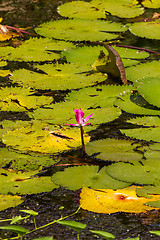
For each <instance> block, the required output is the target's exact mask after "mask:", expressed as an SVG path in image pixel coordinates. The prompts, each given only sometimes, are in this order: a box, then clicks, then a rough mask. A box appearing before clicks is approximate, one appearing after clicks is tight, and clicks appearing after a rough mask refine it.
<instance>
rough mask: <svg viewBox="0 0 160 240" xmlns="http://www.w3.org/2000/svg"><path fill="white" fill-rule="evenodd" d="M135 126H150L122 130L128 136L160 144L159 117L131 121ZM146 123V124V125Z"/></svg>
mask: <svg viewBox="0 0 160 240" xmlns="http://www.w3.org/2000/svg"><path fill="white" fill-rule="evenodd" d="M128 122H131V123H134V124H139V125H140V124H142V125H145V124H146V125H148V126H150V127H147V128H142V127H141V128H134V129H121V132H122V133H123V134H125V135H126V136H129V137H131V138H136V139H142V140H146V141H151V140H152V141H155V142H160V119H159V118H158V117H142V118H136V119H132V120H129V121H128ZM145 122H146V123H145Z"/></svg>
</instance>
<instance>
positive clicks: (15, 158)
mask: <svg viewBox="0 0 160 240" xmlns="http://www.w3.org/2000/svg"><path fill="white" fill-rule="evenodd" d="M57 161H59V160H58V159H52V158H49V157H48V156H43V155H38V154H36V155H29V154H22V153H19V152H13V151H9V150H8V149H7V148H0V168H1V167H5V166H8V167H10V168H12V169H14V170H28V169H31V170H36V169H38V168H39V167H44V166H45V167H48V166H51V165H54V164H55V163H56V162H57Z"/></svg>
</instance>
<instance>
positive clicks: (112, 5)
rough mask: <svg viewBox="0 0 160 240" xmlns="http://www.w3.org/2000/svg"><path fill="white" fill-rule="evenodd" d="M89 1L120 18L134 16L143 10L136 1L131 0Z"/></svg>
mask: <svg viewBox="0 0 160 240" xmlns="http://www.w3.org/2000/svg"><path fill="white" fill-rule="evenodd" d="M91 3H92V4H93V5H94V6H95V7H97V8H98V9H105V10H106V12H110V13H111V14H112V15H116V16H118V17H121V18H134V17H137V16H139V15H141V14H143V12H144V8H142V7H141V6H140V5H138V1H134V2H133V0H128V1H126V0H116V1H115V0H105V1H103V0H92V1H91Z"/></svg>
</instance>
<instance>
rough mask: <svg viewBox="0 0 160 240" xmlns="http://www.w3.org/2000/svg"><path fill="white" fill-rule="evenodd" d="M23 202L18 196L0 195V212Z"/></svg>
mask: <svg viewBox="0 0 160 240" xmlns="http://www.w3.org/2000/svg"><path fill="white" fill-rule="evenodd" d="M23 201H24V200H23V199H22V198H21V197H19V196H11V195H0V211H3V210H5V209H7V208H10V207H15V206H17V205H19V204H21V203H22V202H23Z"/></svg>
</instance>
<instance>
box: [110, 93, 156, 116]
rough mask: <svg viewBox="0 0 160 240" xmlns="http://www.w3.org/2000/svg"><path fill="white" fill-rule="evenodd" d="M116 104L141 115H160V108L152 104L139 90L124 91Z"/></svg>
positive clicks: (126, 110)
mask: <svg viewBox="0 0 160 240" xmlns="http://www.w3.org/2000/svg"><path fill="white" fill-rule="evenodd" d="M114 105H115V106H117V107H119V108H120V109H122V110H123V111H125V112H128V113H132V114H140V115H142V114H143V115H160V110H159V109H157V108H156V107H154V106H153V105H150V104H149V103H148V102H147V101H146V100H145V99H144V98H143V97H142V96H141V95H140V94H139V93H138V92H136V91H126V92H125V91H124V92H123V93H122V94H120V95H119V97H118V98H117V99H116V100H115V102H114Z"/></svg>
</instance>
